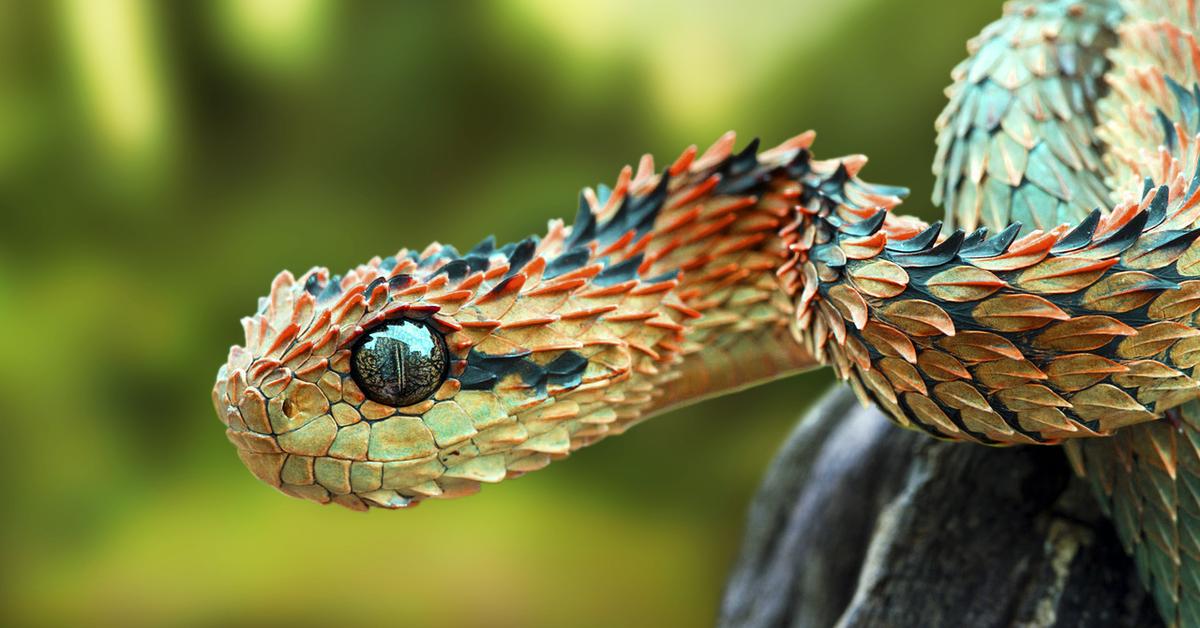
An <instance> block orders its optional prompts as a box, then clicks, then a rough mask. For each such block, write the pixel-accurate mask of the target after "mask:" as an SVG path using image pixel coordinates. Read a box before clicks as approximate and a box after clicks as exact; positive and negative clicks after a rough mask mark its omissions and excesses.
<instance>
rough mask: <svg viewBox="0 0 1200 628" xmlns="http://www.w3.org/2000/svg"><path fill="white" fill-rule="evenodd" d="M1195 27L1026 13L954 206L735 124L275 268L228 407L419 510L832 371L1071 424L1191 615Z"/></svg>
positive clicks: (953, 163) (888, 404) (1108, 503)
mask: <svg viewBox="0 0 1200 628" xmlns="http://www.w3.org/2000/svg"><path fill="white" fill-rule="evenodd" d="M1197 20H1198V18H1197V8H1196V6H1195V2H1194V0H1143V1H1137V0H1128V1H1125V2H1117V1H1116V0H1091V1H1075V2H1065V1H1061V0H1054V1H1049V2H1013V3H1010V4H1009V5H1008V6H1007V7H1006V12H1005V15H1004V16H1003V17H1002V18H1001V19H1000V20H999V21H997V22H996V23H994V24H992V25H991V26H989V27H988V28H987V29H985V30H984V32H983V33H982V34H981V35H980V36H979V37H978V38H976V39H974V40H972V42H971V44H970V46H969V50H970V52H971V56H970V57H969V58H968V59H967V60H966V61H964V62H963V64H961V65H960V66H959V67H958V68H956V69H955V71H954V78H955V84H954V85H953V86H952V87H951V88H950V90H949V91H948V93H949V95H950V104H949V105H948V107H947V109H946V111H945V113H944V114H943V116H942V117H941V118H939V120H938V124H937V126H938V131H939V133H938V141H939V151H938V157H937V160H936V163H935V165H934V171H935V173H936V174H937V175H938V184H937V188H936V192H935V202H936V203H941V204H943V205H944V206H945V209H946V220H945V221H944V222H945V224H944V225H943V224H942V223H936V224H933V225H926V224H925V223H923V222H922V221H920V220H917V219H914V218H910V217H904V216H899V215H897V214H895V213H893V212H892V210H893V208H894V207H895V206H896V205H898V204H899V202H900V200H901V198H902V197H903V196H904V194H905V191H904V190H903V189H902V188H895V187H887V186H880V185H875V184H870V183H866V182H864V181H862V180H861V179H859V177H858V174H859V172H860V170H861V169H862V168H863V166H864V164H865V163H866V159H865V158H864V157H861V156H851V157H845V158H840V159H833V160H819V159H817V158H816V157H815V156H814V153H813V152H812V143H813V139H814V135H813V134H812V133H811V132H810V133H804V134H801V135H799V136H796V137H795V138H792V139H790V140H788V141H786V142H784V143H783V144H780V145H779V146H777V147H775V148H772V149H770V150H766V151H762V152H760V151H759V149H758V143H757V141H753V142H750V143H749V145H748V146H746V147H744V148H742V149H740V150H735V149H734V146H735V139H734V136H733V135H732V134H727V135H726V136H724V137H722V138H721V139H719V140H718V141H717V142H716V143H715V144H714V145H713V146H712V147H711V148H709V149H708V150H707V151H706V152H704V153H703V154H702V155H701V154H698V153H699V151H697V150H696V149H695V147H691V148H689V149H687V150H685V151H684V152H683V154H682V155H680V157H679V158H678V159H676V160H675V161H674V162H672V163H671V164H670V165H669V166H668V167H666V168H665V169H663V170H662V171H657V170H656V168H655V166H654V162H653V160H652V159H650V158H649V157H644V158H643V159H642V161H641V163H640V164H639V166H638V168H637V169H636V171H634V169H632V168H629V167H626V168H625V169H623V170H622V171H621V172H620V175H619V176H618V178H617V181H616V184H615V185H614V186H613V187H612V188H611V189H610V188H608V187H605V186H600V187H599V188H598V189H597V190H591V189H588V190H585V191H584V192H583V193H582V194H581V195H580V199H579V209H578V213H577V216H576V218H575V221H574V223H573V224H572V225H571V226H570V227H568V226H566V225H565V223H564V222H562V221H557V220H556V221H552V222H551V223H550V224H549V227H548V229H547V231H546V233H545V234H544V235H542V236H540V237H531V238H528V239H526V240H523V241H521V242H517V243H513V244H509V245H506V246H503V247H497V246H496V245H495V243H494V241H492V240H490V239H489V240H485V241H484V242H482V243H480V244H479V245H476V246H475V247H473V248H472V249H470V250H469V251H467V252H465V253H459V252H458V251H457V250H455V249H454V248H453V247H450V246H444V245H439V244H433V245H430V246H429V247H428V248H426V249H424V250H422V251H419V252H417V251H408V250H401V251H400V252H398V253H397V254H396V255H392V256H388V257H376V258H373V259H371V260H370V261H368V262H367V263H365V264H362V265H360V266H358V267H357V268H354V269H351V270H350V271H348V272H347V273H345V274H344V275H340V276H335V275H331V274H330V273H329V271H328V270H327V269H325V268H314V269H312V270H309V271H308V272H307V273H305V274H303V275H301V276H300V277H298V278H297V277H295V276H293V275H292V274H290V273H287V272H283V273H280V274H279V275H278V276H277V277H276V278H275V280H274V282H273V283H272V285H271V290H270V293H269V295H268V296H267V297H265V298H263V299H261V300H260V306H259V309H258V312H257V313H256V314H254V315H253V316H250V317H248V318H246V319H244V320H243V324H244V327H245V334H246V340H245V344H244V345H242V346H235V347H233V348H232V349H231V350H230V354H229V358H228V360H227V363H226V364H225V365H224V366H222V367H221V369H220V371H219V373H218V376H217V383H216V386H215V387H214V390H213V401H214V405H215V406H216V409H217V413H218V415H219V416H220V418H221V420H222V422H223V423H224V424H225V425H226V427H227V430H226V434H227V435H228V437H229V439H230V440H231V441H232V442H233V443H234V444H235V445H236V447H237V450H238V453H239V455H240V456H241V458H242V460H243V462H244V463H245V464H246V465H247V467H249V468H250V470H251V471H252V472H253V473H254V474H255V475H256V476H257V477H259V478H260V479H262V480H263V481H264V482H267V483H268V484H271V485H272V486H275V487H276V488H278V489H280V490H281V491H283V492H285V493H287V494H290V495H293V496H297V497H302V498H306V499H310V500H313V501H317V502H321V503H329V502H333V503H337V504H340V505H342V506H346V507H349V508H353V509H357V510H365V509H367V508H368V507H371V506H378V507H385V508H399V507H405V506H410V505H413V504H416V503H418V502H419V501H421V500H424V499H428V498H447V497H456V496H461V495H466V494H469V493H471V492H473V491H475V490H477V489H478V487H479V486H480V484H481V483H488V482H498V481H501V480H503V479H505V478H511V477H515V476H519V475H522V474H524V473H527V472H529V471H533V470H537V469H540V468H542V467H544V466H546V465H547V464H549V463H550V462H551V461H553V460H555V459H557V458H561V457H563V456H566V455H568V454H569V453H570V452H572V451H574V450H576V449H579V448H581V447H583V446H586V445H588V444H590V443H593V442H596V441H597V440H600V439H602V438H604V437H606V436H608V435H612V434H619V433H621V432H623V431H624V430H625V429H627V428H629V427H630V426H632V425H634V424H636V423H638V422H640V421H642V420H645V419H647V418H649V417H651V416H653V415H655V414H657V413H659V412H661V411H663V410H665V409H667V408H670V407H674V406H678V405H681V404H685V403H690V402H694V401H697V400H699V399H702V398H704V397H707V396H711V395H715V394H720V393H722V392H725V391H728V390H732V389H736V388H739V387H744V386H750V385H754V384H757V383H760V382H763V381H766V380H769V379H772V378H777V377H782V376H785V375H788V374H792V373H796V372H799V371H803V370H806V369H810V368H813V367H816V366H818V365H829V366H832V367H833V369H834V370H835V372H836V373H837V374H838V376H839V377H841V378H842V379H844V380H846V381H847V382H848V383H849V384H850V386H852V387H853V389H854V390H855V391H856V393H857V394H858V396H859V397H860V398H861V399H862V400H863V401H864V402H867V403H872V404H876V405H878V406H879V407H880V408H882V409H883V410H884V411H885V412H886V413H887V414H888V415H889V416H890V417H891V418H892V419H893V420H894V421H896V422H897V423H898V424H900V425H902V426H904V427H908V428H912V429H918V430H922V431H925V432H927V433H929V434H930V435H932V436H935V437H937V438H943V439H953V440H965V441H973V442H978V443H985V444H992V445H1008V444H1063V445H1064V446H1065V449H1066V452H1067V454H1068V456H1069V458H1070V460H1071V461H1072V463H1073V465H1074V466H1075V468H1076V470H1077V471H1078V472H1079V473H1080V474H1082V475H1084V476H1086V477H1087V478H1089V479H1090V481H1091V482H1092V484H1093V486H1094V488H1095V492H1096V493H1097V495H1098V497H1099V498H1100V501H1101V503H1102V505H1103V507H1104V508H1105V509H1106V511H1107V512H1108V513H1109V514H1110V515H1111V517H1112V518H1113V520H1114V522H1115V523H1116V525H1117V529H1118V531H1119V534H1120V537H1121V539H1122V542H1123V543H1124V544H1125V546H1126V549H1127V550H1128V551H1129V552H1130V553H1131V554H1132V555H1133V556H1134V558H1135V562H1136V563H1137V565H1138V569H1139V574H1140V576H1141V578H1142V581H1143V582H1144V583H1145V584H1146V585H1147V587H1148V588H1149V589H1150V590H1151V591H1152V592H1153V594H1154V597H1155V599H1156V602H1157V604H1158V607H1159V610H1160V611H1161V613H1162V615H1163V617H1164V619H1165V620H1166V621H1167V622H1168V623H1169V624H1173V625H1200V402H1198V401H1197V399H1198V398H1200V384H1198V383H1197V381H1196V379H1194V377H1193V376H1194V375H1200V374H1196V373H1194V369H1195V367H1196V366H1197V365H1198V364H1200V329H1198V328H1200V324H1198V320H1197V317H1198V316H1200V315H1198V314H1197V312H1198V311H1200V170H1198V169H1197V158H1198V156H1200V151H1198V150H1197V147H1198V146H1200V86H1198V85H1200V76H1198V72H1200V45H1198V44H1197V41H1196V39H1195V33H1196V32H1197V31H1198V30H1200V24H1198V22H1197ZM401 323H403V325H404V328H403V330H401V327H400V324H401ZM381 330H382V331H384V332H386V333H384V334H383V335H382V336H380V335H378V332H380V331H381ZM413 330H417V332H419V333H425V334H427V335H428V336H429V337H430V338H432V339H433V340H432V341H425V340H422V341H421V342H423V343H426V344H425V345H422V347H423V348H422V347H417V346H416V345H415V344H414V343H416V342H417V341H416V340H413V338H416V336H413V335H412V333H414V332H413ZM401 331H403V334H401V333H400V332H401ZM389 334H390V335H389ZM377 338H382V340H378V344H377V347H378V348H379V350H378V352H375V353H372V351H376V350H375V349H363V347H371V346H374V345H372V343H373V342H376V339H377ZM397 339H399V340H397ZM404 339H408V340H404ZM406 343H407V344H406ZM430 343H432V344H430ZM430 347H432V348H430ZM383 348H387V351H390V353H388V352H383ZM364 351H366V353H364ZM389 356H390V357H389ZM356 365H357V366H356ZM363 365H366V366H365V367H364V366H363ZM364 368H366V369H367V371H369V374H370V375H371V377H367V378H366V379H364V377H366V376H364V375H363V373H364V370H363V369H364ZM389 378H390V379H389ZM380 381H383V382H384V383H385V384H387V386H390V388H389V390H403V391H405V394H406V395H408V396H406V397H404V399H405V400H404V401H403V403H404V404H406V405H393V404H391V403H389V402H388V400H389V399H394V398H393V397H388V396H387V395H386V393H385V392H381V391H380V390H381V389H379V386H380ZM414 390H415V391H416V394H415V396H413V395H412V394H410V393H412V391H414ZM396 403H400V402H396Z"/></svg>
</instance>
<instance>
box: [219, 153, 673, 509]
mask: <svg viewBox="0 0 1200 628" xmlns="http://www.w3.org/2000/svg"><path fill="white" fill-rule="evenodd" d="M668 180H669V177H668V176H667V175H663V176H658V175H654V174H653V173H652V172H651V173H650V174H647V175H645V176H643V177H641V178H640V179H632V180H631V178H630V175H629V172H628V171H626V172H624V173H623V179H622V181H621V182H620V183H619V185H618V187H617V189H615V190H611V191H610V190H607V189H602V190H601V192H600V194H599V195H597V194H596V193H594V192H592V191H590V190H588V191H586V193H585V194H584V195H583V196H582V197H581V203H580V217H579V218H577V220H576V225H575V227H574V228H573V229H570V230H568V229H566V228H565V227H564V226H563V223H562V222H561V221H552V222H551V223H550V226H549V230H548V232H547V233H546V235H544V236H542V237H541V238H536V237H531V238H528V239H526V240H524V241H521V242H518V243H514V244H511V245H507V246H504V247H496V246H495V244H494V241H493V240H491V239H488V240H485V241H484V242H482V243H480V244H479V245H477V246H475V247H474V248H472V249H471V250H470V251H468V252H466V253H465V254H459V253H458V252H457V251H455V250H454V249H453V247H448V246H441V245H437V244H434V245H431V246H430V247H429V248H427V249H425V250H424V251H422V252H420V253H415V252H410V251H401V252H400V253H398V254H396V255H394V256H390V257H386V258H382V259H381V258H378V257H377V258H375V259H372V260H370V261H369V262H367V263H365V264H363V265H360V266H358V267H357V268H354V269H352V270H350V271H349V272H347V273H346V274H345V275H344V276H331V275H330V273H329V271H328V270H327V269H324V268H314V269H312V270H310V271H308V272H307V273H305V274H304V275H302V276H300V277H299V278H296V277H294V276H293V275H292V274H291V273H288V272H283V273H281V274H279V275H278V276H277V277H276V278H275V280H274V282H273V283H272V285H271V289H270V293H269V294H268V296H266V297H264V298H262V299H261V300H260V304H259V308H258V311H257V312H256V313H255V314H254V315H253V316H250V317H247V318H245V319H243V326H244V328H245V338H246V339H245V344H244V345H241V346H235V347H233V348H232V349H231V351H230V353H229V358H228V361H227V363H226V364H225V365H224V366H223V367H221V369H220V372H219V373H218V375H217V382H216V386H215V387H214V389H213V399H214V404H215V406H216V410H217V414H218V416H219V417H220V418H221V420H222V422H223V423H224V424H225V426H226V427H227V430H226V433H227V435H228V437H229V439H230V440H231V441H232V442H233V443H234V445H236V447H237V450H238V453H239V455H240V456H241V458H242V460H243V462H244V463H245V464H246V466H247V467H249V468H250V470H251V471H252V472H253V473H254V474H255V475H256V476H257V477H259V478H260V479H261V480H263V481H264V482H266V483H268V484H270V485H272V486H274V487H276V488H278V489H279V490H281V491H283V492H285V493H287V494H289V495H293V496H296V497H301V498H306V499H310V500H314V501H318V502H321V503H329V502H334V503H338V504H340V505H343V506H347V507H350V508H354V509H359V510H362V509H366V508H367V507H371V506H379V507H386V508H400V507H405V506H409V505H412V504H415V503H417V502H419V501H420V500H423V499H426V498H435V497H436V498H447V497H456V496H460V495H465V494H469V493H471V492H473V491H475V490H477V489H478V487H479V485H480V483H481V482H482V483H489V482H498V481H501V480H503V479H505V478H510V477H514V476H518V475H521V474H524V473H526V472H528V471H532V470H536V469H539V468H541V467H544V466H545V465H547V464H548V463H549V462H550V461H551V460H553V459H556V458H559V457H563V456H565V455H567V454H568V452H570V451H571V450H573V449H576V448H578V447H581V446H583V445H586V444H590V443H591V442H594V441H596V440H599V439H600V438H603V437H604V436H606V435H609V434H614V433H619V432H621V431H623V430H624V428H625V427H627V426H628V425H629V424H631V423H632V422H633V421H635V420H637V419H638V418H639V417H640V416H641V411H642V410H643V409H644V408H646V407H647V406H648V405H649V404H650V402H651V401H652V400H653V399H654V398H655V396H656V395H657V394H659V393H660V392H661V391H659V390H657V387H658V384H659V383H661V382H660V380H657V379H655V377H656V376H657V375H660V374H662V373H663V372H664V367H666V366H669V365H671V364H674V363H677V362H678V361H679V357H678V353H679V351H680V348H681V345H682V340H683V326H682V325H681V324H680V322H681V321H683V320H684V319H688V318H695V317H696V316H697V314H696V313H695V312H694V310H692V309H691V308H688V307H687V306H685V305H684V304H683V302H682V301H681V300H680V298H679V297H678V296H677V295H676V294H674V292H673V290H674V289H675V288H676V287H677V286H678V285H679V281H678V275H679V273H678V272H662V271H661V270H657V269H655V268H654V264H653V262H652V261H647V258H646V255H645V249H646V238H644V237H643V238H642V240H641V241H640V243H639V241H638V239H637V237H636V236H638V235H644V233H645V231H646V227H645V225H646V224H649V223H650V222H652V221H653V220H654V217H655V215H656V214H657V212H658V210H659V209H660V208H661V207H662V206H663V204H664V202H665V201H666V199H667V196H668V195H667V191H668ZM684 192H685V193H686V192H687V190H684ZM606 208H607V209H606ZM605 212H607V216H608V218H607V220H603V221H599V222H597V220H596V219H595V216H597V215H605ZM639 231H640V232H641V233H640V234H639ZM650 270H653V271H654V272H651V273H648V272H646V271H650Z"/></svg>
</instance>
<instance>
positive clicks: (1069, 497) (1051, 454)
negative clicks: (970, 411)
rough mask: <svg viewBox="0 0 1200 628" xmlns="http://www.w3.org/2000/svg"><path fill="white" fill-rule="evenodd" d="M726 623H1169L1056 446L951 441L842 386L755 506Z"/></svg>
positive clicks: (790, 446)
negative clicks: (890, 417)
mask: <svg viewBox="0 0 1200 628" xmlns="http://www.w3.org/2000/svg"><path fill="white" fill-rule="evenodd" d="M719 623H720V625H722V626H755V627H758V626H795V627H823V626H833V625H838V626H956V627H957V626H1122V627H1124V626H1160V625H1161V621H1159V619H1158V617H1157V615H1156V613H1155V611H1154V606H1153V603H1152V602H1151V600H1150V598H1149V596H1147V595H1146V594H1145V592H1144V591H1143V590H1142V588H1141V586H1140V585H1139V584H1138V582H1137V577H1136V572H1135V570H1134V567H1133V563H1132V561H1131V560H1130V559H1129V558H1128V557H1127V556H1125V554H1124V553H1123V552H1122V550H1121V546H1120V543H1119V542H1118V541H1117V538H1116V535H1115V532H1114V531H1113V529H1112V526H1111V525H1110V524H1109V523H1108V521H1107V520H1106V519H1105V518H1104V517H1103V515H1101V514H1100V511H1099V509H1098V507H1097V506H1096V504H1095V503H1094V500H1093V499H1092V496H1091V494H1090V493H1089V491H1088V489H1087V487H1086V485H1085V483H1084V482H1083V481H1081V480H1079V479H1078V478H1076V477H1075V476H1074V474H1073V473H1072V472H1071V470H1070V468H1069V466H1068V465H1067V461H1066V457H1065V456H1064V455H1063V453H1062V451H1060V450H1059V449H1058V448H1057V447H1013V448H993V447H983V446H974V445H967V444H961V443H943V442H937V441H934V440H933V439H930V438H928V437H926V436H924V435H922V434H918V433H916V432H911V431H908V430H902V429H900V428H898V427H896V426H894V425H892V424H891V423H889V422H888V421H887V420H886V419H885V418H884V417H883V415H882V414H880V413H879V412H878V411H877V410H875V409H874V408H864V407H862V406H861V405H860V404H859V403H858V402H857V401H856V400H855V399H854V395H853V394H852V393H851V392H850V390H849V389H848V388H846V387H838V388H837V389H835V390H833V391H831V392H830V393H829V394H828V395H826V397H825V398H824V399H822V400H821V401H820V402H819V403H818V404H817V406H816V407H815V408H814V409H813V410H812V411H811V412H810V413H809V415H808V416H806V417H805V418H804V420H803V421H801V423H800V425H799V426H798V427H797V429H796V430H795V431H794V432H793V434H792V435H791V437H789V439H788V441H787V443H786V444H785V445H784V447H783V449H782V450H781V451H780V452H779V454H778V455H777V456H776V458H775V460H774V462H773V463H772V465H771V468H770V469H769V471H768V473H767V477H766V480H765V481H764V483H763V485H762V487H761V488H760V489H759V493H758V495H757V496H756V497H755V499H754V502H753V504H752V506H751V511H750V516H749V520H748V522H747V529H746V536H745V539H744V541H743V546H742V550H741V554H740V556H739V559H738V562H737V564H736V565H735V567H734V570H733V572H732V574H731V576H730V579H729V582H728V584H727V587H726V591H725V597H724V600H723V602H722V607H721V616H720V620H719Z"/></svg>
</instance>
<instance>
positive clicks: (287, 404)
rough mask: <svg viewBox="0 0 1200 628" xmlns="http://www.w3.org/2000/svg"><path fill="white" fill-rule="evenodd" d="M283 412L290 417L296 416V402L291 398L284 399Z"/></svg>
mask: <svg viewBox="0 0 1200 628" xmlns="http://www.w3.org/2000/svg"><path fill="white" fill-rule="evenodd" d="M283 414H284V415H285V416H287V418H289V419H294V418H296V404H295V403H292V400H291V399H284V400H283Z"/></svg>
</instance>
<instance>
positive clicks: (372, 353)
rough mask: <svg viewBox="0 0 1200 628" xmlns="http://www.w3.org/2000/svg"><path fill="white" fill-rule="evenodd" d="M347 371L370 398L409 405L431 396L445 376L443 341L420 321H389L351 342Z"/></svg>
mask: <svg viewBox="0 0 1200 628" xmlns="http://www.w3.org/2000/svg"><path fill="white" fill-rule="evenodd" d="M350 371H351V376H352V377H354V381H355V383H357V384H358V387H359V388H360V389H362V391H363V393H364V394H365V395H366V396H367V397H368V398H370V399H371V400H373V401H376V402H378V403H382V404H386V405H390V406H407V405H411V404H414V403H417V402H419V401H423V400H424V399H426V398H428V397H429V396H430V395H432V394H433V393H434V392H435V391H437V389H438V386H440V385H441V383H442V381H443V380H444V379H445V375H446V345H445V341H444V340H442V337H441V335H440V334H438V333H436V332H435V331H433V330H432V329H430V328H429V327H427V326H426V325H423V324H421V323H418V322H415V321H408V320H402V321H393V322H389V323H386V324H384V325H381V326H379V327H376V328H375V329H373V330H371V331H369V332H367V333H366V334H364V335H363V337H362V338H360V339H359V340H358V342H357V343H355V345H354V349H353V351H352V354H351V369H350Z"/></svg>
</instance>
